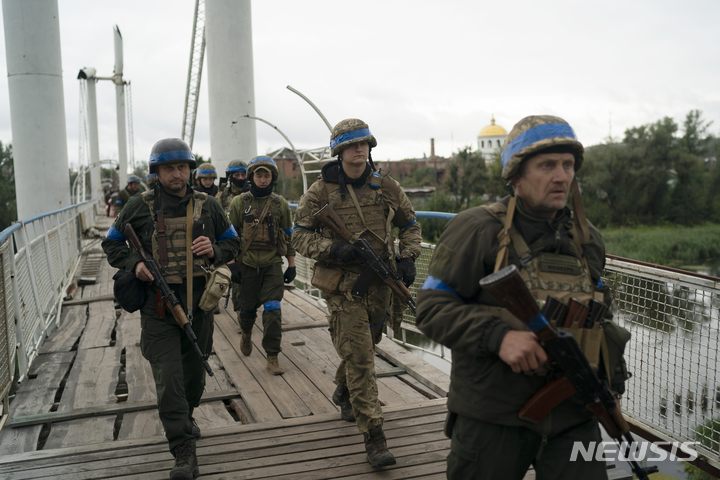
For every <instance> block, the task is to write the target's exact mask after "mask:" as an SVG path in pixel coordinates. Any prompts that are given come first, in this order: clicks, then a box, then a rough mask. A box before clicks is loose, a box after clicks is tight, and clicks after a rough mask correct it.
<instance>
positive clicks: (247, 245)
mask: <svg viewBox="0 0 720 480" xmlns="http://www.w3.org/2000/svg"><path fill="white" fill-rule="evenodd" d="M245 193H248V192H245ZM243 195H244V194H243ZM245 199H246V198H243V200H245ZM272 200H273V199H272V198H268V201H267V202H266V203H265V208H263V210H262V213H261V214H260V218H259V219H258V221H257V223H255V224H254V225H260V224H261V223H262V222H263V220H265V215H267V212H268V210H269V209H270V204H272V203H274V202H273V201H272ZM245 231H247V230H245ZM257 232H258V228H253V229H252V231H251V232H248V236H247V238H246V239H245V242H244V243H245V244H244V245H243V249H242V251H241V252H240V255H239V256H238V257H237V260H236V262H238V263H242V259H243V257H244V256H245V252H247V251H248V248H250V244H251V243H252V241H253V239H254V238H255V235H257Z"/></svg>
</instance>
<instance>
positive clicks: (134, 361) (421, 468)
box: [0, 245, 629, 480]
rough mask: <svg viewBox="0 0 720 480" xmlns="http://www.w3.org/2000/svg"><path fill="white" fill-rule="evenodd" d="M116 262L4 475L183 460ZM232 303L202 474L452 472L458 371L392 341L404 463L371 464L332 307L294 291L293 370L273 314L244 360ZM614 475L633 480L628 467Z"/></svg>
mask: <svg viewBox="0 0 720 480" xmlns="http://www.w3.org/2000/svg"><path fill="white" fill-rule="evenodd" d="M93 248H99V245H96V246H95V247H93ZM114 271H115V270H114V269H112V268H111V267H110V266H109V265H108V264H107V262H105V261H103V262H102V263H101V266H100V270H99V273H98V275H97V282H96V283H94V284H87V285H81V286H79V288H78V290H77V292H76V293H75V298H74V300H73V301H70V302H66V304H65V305H64V306H63V312H62V317H61V322H60V325H59V327H58V328H57V329H56V330H55V331H54V332H53V333H52V334H51V335H50V336H49V337H48V338H47V340H46V341H45V343H44V344H43V346H42V349H41V350H40V352H38V356H37V358H36V359H35V361H34V362H33V364H32V368H31V371H30V374H29V375H28V378H27V379H26V380H25V381H24V382H23V383H22V384H21V386H20V387H19V389H18V390H17V392H16V394H15V397H14V398H13V401H12V403H11V408H10V413H11V419H10V421H9V422H8V425H6V427H5V428H4V429H3V430H1V431H0V455H1V456H0V478H8V479H21V478H24V479H39V478H53V479H72V480H80V479H100V478H102V479H107V478H124V479H140V478H142V479H154V478H158V479H161V478H163V479H164V478H167V474H168V471H169V469H170V468H171V467H172V463H173V459H172V456H171V455H170V453H169V451H168V449H167V442H166V441H165V438H164V437H163V436H162V433H163V431H162V426H161V424H160V421H159V419H158V416H157V411H156V409H155V404H156V397H155V386H154V382H153V379H152V374H151V372H150V368H149V364H148V362H147V361H146V360H145V359H144V358H143V357H142V355H141V353H140V347H139V340H140V317H139V313H138V312H136V313H134V314H129V313H127V312H124V311H122V312H121V311H120V310H116V309H115V306H114V302H113V300H112V299H111V297H110V296H111V294H112V275H113V274H114ZM109 297H110V299H109ZM223 305H224V301H222V302H221V313H220V314H218V315H216V316H215V324H216V326H215V332H214V337H213V338H214V351H213V354H212V355H211V356H210V364H211V366H212V367H213V370H214V371H215V376H214V377H211V378H208V382H207V388H206V393H205V395H204V397H203V403H202V404H201V406H200V408H198V409H197V410H196V411H195V414H194V416H195V418H196V419H197V421H198V425H199V426H200V428H201V429H202V438H200V439H199V440H198V460H199V463H200V470H201V477H200V478H203V479H205V478H207V479H230V478H293V479H303V478H315V479H320V478H344V479H345V478H348V479H349V478H353V479H356V478H357V479H360V478H376V477H377V478H393V479H401V478H427V479H430V478H445V473H444V472H445V458H446V456H447V454H448V452H449V447H450V441H449V440H448V439H447V438H445V436H444V435H443V433H442V427H443V421H444V417H445V412H446V407H445V397H446V395H447V390H448V386H449V378H448V376H447V375H445V374H444V373H442V372H440V371H439V370H437V369H436V368H435V367H433V366H431V365H429V364H427V363H425V362H423V361H422V360H420V359H419V358H418V357H416V356H414V355H412V354H411V353H408V352H407V351H406V350H404V349H403V348H401V347H400V346H398V345H396V344H395V343H393V342H391V341H389V340H387V339H384V340H383V341H382V342H381V343H380V344H379V345H378V347H377V351H376V358H375V362H376V369H377V371H378V377H379V378H378V391H379V397H380V401H381V402H382V404H383V410H384V411H385V412H386V426H385V430H386V433H387V437H388V445H389V447H390V448H391V450H392V452H393V453H394V454H395V456H396V457H397V459H398V464H397V465H396V466H395V467H392V468H388V469H385V470H387V471H384V472H382V473H380V472H374V471H372V469H371V468H370V467H369V465H368V464H367V462H366V460H365V453H364V447H363V442H362V436H361V435H359V434H358V432H357V428H356V427H355V426H354V425H353V424H349V423H347V422H344V421H342V420H341V419H340V414H339V411H338V408H337V407H336V406H335V405H334V404H333V402H332V400H331V396H332V393H333V391H334V389H335V385H334V383H333V378H334V374H335V369H336V367H337V365H338V358H337V354H336V352H335V349H334V348H333V346H332V343H331V342H330V335H329V333H328V330H327V323H326V319H325V314H324V312H323V310H322V309H321V308H319V307H318V305H316V304H314V303H313V302H312V300H311V299H308V298H305V297H302V296H301V295H296V294H295V293H293V291H288V292H286V295H285V299H284V300H283V302H282V311H283V330H284V333H283V344H282V348H283V351H282V353H281V355H280V360H281V363H282V365H283V366H284V367H285V370H286V372H285V374H284V375H282V376H273V375H271V374H270V373H269V372H268V371H267V370H266V368H265V354H264V351H263V350H262V347H261V344H260V341H261V339H262V332H261V330H262V322H258V324H257V325H256V327H255V329H256V330H255V334H254V335H253V342H254V348H253V352H252V354H251V355H250V356H249V357H245V356H243V355H242V354H241V353H240V349H239V340H240V335H239V330H238V327H237V324H236V322H235V320H234V318H235V315H234V312H233V311H232V303H231V304H230V305H228V308H227V309H225V308H224V307H223ZM610 474H611V478H629V477H627V476H626V475H624V472H622V470H618V469H613V470H611V471H610ZM526 478H534V476H533V475H532V472H530V473H529V474H528V476H527V477H526Z"/></svg>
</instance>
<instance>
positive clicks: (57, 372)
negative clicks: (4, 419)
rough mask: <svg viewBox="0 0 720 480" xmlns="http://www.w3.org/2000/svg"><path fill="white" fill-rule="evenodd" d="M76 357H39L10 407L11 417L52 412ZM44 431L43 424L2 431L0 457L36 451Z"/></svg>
mask: <svg viewBox="0 0 720 480" xmlns="http://www.w3.org/2000/svg"><path fill="white" fill-rule="evenodd" d="M74 358H75V352H67V353H49V354H45V355H39V356H38V357H37V358H36V359H35V361H34V362H33V363H32V366H31V368H30V371H29V372H28V373H29V377H30V378H28V379H26V380H25V381H24V382H23V383H22V385H20V387H19V388H18V391H17V392H16V393H15V398H14V399H13V401H12V403H11V404H10V418H13V417H15V416H19V415H32V414H37V413H44V412H47V411H49V410H50V407H52V405H53V402H54V399H55V393H56V392H57V390H58V388H60V382H61V381H62V379H63V378H64V377H65V374H66V373H67V371H68V370H69V369H70V366H71V365H72V362H73V359H74ZM32 377H35V378H32ZM41 430H42V425H33V426H28V427H24V428H4V429H2V430H0V455H8V454H14V453H20V452H30V451H34V450H36V449H37V443H38V437H39V435H40V431H41Z"/></svg>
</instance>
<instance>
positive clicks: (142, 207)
mask: <svg viewBox="0 0 720 480" xmlns="http://www.w3.org/2000/svg"><path fill="white" fill-rule="evenodd" d="M158 187H159V188H158V189H156V190H155V191H156V192H158V194H157V198H156V200H155V201H159V202H160V205H161V207H160V208H161V209H162V211H163V213H164V215H165V217H166V218H179V217H185V215H186V213H187V204H188V202H189V201H190V200H191V199H192V197H193V194H194V191H193V190H192V189H191V188H189V187H188V189H187V193H186V194H185V196H184V197H178V196H176V195H171V194H168V193H166V192H165V191H164V190H163V189H162V186H158ZM201 220H202V221H203V223H204V225H205V228H204V235H205V236H207V237H208V238H209V239H210V241H211V242H212V243H213V250H214V251H215V257H214V258H212V259H210V260H211V261H212V264H213V265H214V266H220V265H224V264H226V263H227V262H228V261H230V260H232V259H233V258H235V255H237V252H238V250H239V248H240V239H239V237H238V235H237V232H236V231H235V229H234V228H233V226H232V225H231V224H230V222H229V221H228V219H227V216H226V215H225V212H223V210H222V208H221V207H220V204H219V203H218V202H217V201H216V200H215V199H214V198H210V197H208V198H207V200H206V201H205V203H204V204H203V206H202V213H201ZM127 224H131V225H132V226H133V229H134V230H135V233H136V234H137V236H138V238H139V239H140V242H141V243H142V245H143V248H144V249H145V251H147V252H148V253H150V254H152V252H153V232H154V230H155V227H154V223H153V218H152V216H151V213H150V209H149V208H148V205H147V204H146V203H145V201H144V200H143V198H142V196H141V195H135V196H133V197H132V198H131V199H130V200H129V201H128V203H127V205H126V208H124V209H123V211H122V212H121V213H120V215H118V216H117V218H116V219H115V222H114V223H113V225H112V226H111V227H110V230H108V232H107V235H106V236H105V237H104V238H103V241H102V247H103V250H104V251H105V253H106V255H107V258H108V263H110V265H112V266H113V267H115V268H120V269H124V270H125V271H128V272H134V270H135V265H137V263H138V262H141V261H142V257H140V255H139V254H138V253H137V252H136V251H135V250H134V249H132V248H130V247H128V245H127V243H126V238H125V235H124V231H125V225H127ZM183 283H184V282H183ZM193 285H194V288H195V287H197V288H195V290H194V291H195V293H196V294H197V292H198V290H199V291H200V293H202V288H204V286H205V277H196V278H195V281H194V283H193ZM177 291H178V293H180V295H181V296H183V297H184V295H185V294H184V290H183V289H181V288H179V289H178V290H177ZM198 299H199V297H198Z"/></svg>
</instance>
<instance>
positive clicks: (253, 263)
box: [229, 156, 295, 375]
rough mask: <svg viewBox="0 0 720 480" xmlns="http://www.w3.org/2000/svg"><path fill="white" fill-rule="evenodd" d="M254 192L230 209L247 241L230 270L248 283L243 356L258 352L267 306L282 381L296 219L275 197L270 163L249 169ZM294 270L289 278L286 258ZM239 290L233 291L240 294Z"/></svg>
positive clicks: (268, 344)
mask: <svg viewBox="0 0 720 480" xmlns="http://www.w3.org/2000/svg"><path fill="white" fill-rule="evenodd" d="M247 176H248V179H249V182H250V191H248V192H245V193H242V194H240V195H238V196H236V197H235V198H234V199H233V201H232V203H231V204H230V221H231V222H232V223H233V225H234V226H235V229H236V230H237V231H238V232H239V233H240V235H241V237H242V250H241V252H240V255H238V257H237V258H236V259H235V262H234V263H233V264H230V265H229V266H230V268H231V270H232V271H233V277H237V276H238V274H239V275H240V276H241V277H242V282H243V287H242V288H241V289H239V290H240V292H239V294H238V295H237V297H238V302H237V303H236V302H235V296H233V304H234V308H235V311H236V312H237V314H238V320H239V323H240V331H241V337H240V351H241V352H242V354H243V355H245V356H249V355H250V353H251V352H252V331H253V327H254V326H255V319H256V318H257V309H258V308H260V306H261V305H262V307H263V314H262V322H263V339H262V347H263V349H264V350H265V354H266V355H267V368H268V370H270V372H271V373H272V374H273V375H282V374H283V373H284V372H285V370H284V369H283V367H282V366H281V365H280V362H279V360H278V354H279V353H280V351H281V350H282V349H281V348H280V343H281V341H282V310H281V309H280V301H281V300H282V298H283V293H284V285H285V283H290V282H292V281H293V280H294V279H295V250H294V249H293V248H292V247H291V246H289V245H288V243H289V235H290V234H291V233H292V214H291V213H290V206H289V205H288V202H287V200H285V199H284V198H283V197H282V196H280V195H277V194H275V193H274V192H273V187H274V186H275V185H276V183H277V179H278V169H277V165H276V164H275V162H274V161H273V160H272V159H271V158H270V157H264V156H260V157H255V158H253V159H252V161H251V162H250V164H249V165H248V168H247ZM283 256H284V257H286V258H287V261H288V268H287V269H286V270H285V273H284V274H283V271H282V264H283V260H282V257H283ZM235 290H236V288H233V291H235Z"/></svg>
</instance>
